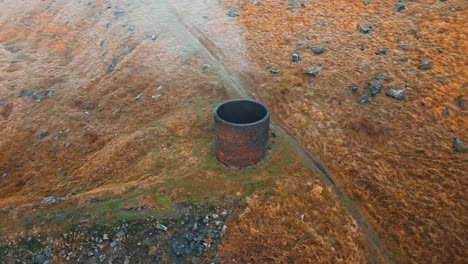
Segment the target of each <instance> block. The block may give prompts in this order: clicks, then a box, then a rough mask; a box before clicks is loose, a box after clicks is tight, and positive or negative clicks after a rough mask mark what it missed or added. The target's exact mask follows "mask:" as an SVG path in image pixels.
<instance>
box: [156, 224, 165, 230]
mask: <svg viewBox="0 0 468 264" xmlns="http://www.w3.org/2000/svg"><path fill="white" fill-rule="evenodd" d="M156 229H157V230H161V231H164V232H166V231H167V226H165V225H163V224H160V223H157V224H156Z"/></svg>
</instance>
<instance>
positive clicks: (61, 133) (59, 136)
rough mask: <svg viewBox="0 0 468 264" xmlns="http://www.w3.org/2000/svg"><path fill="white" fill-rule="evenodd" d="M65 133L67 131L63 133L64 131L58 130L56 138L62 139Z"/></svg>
mask: <svg viewBox="0 0 468 264" xmlns="http://www.w3.org/2000/svg"><path fill="white" fill-rule="evenodd" d="M64 134H65V133H63V131H61V130H60V131H59V132H57V134H56V135H55V140H60V139H61V138H62V137H63V135H64Z"/></svg>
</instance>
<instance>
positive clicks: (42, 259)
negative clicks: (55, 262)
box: [33, 254, 48, 264]
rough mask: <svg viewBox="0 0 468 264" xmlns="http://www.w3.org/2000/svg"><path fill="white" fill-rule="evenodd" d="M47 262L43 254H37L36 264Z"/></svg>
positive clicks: (34, 259) (34, 261) (35, 257)
mask: <svg viewBox="0 0 468 264" xmlns="http://www.w3.org/2000/svg"><path fill="white" fill-rule="evenodd" d="M46 261H48V260H47V256H45V255H43V254H37V255H35V256H34V257H33V263H34V264H44V263H45V262H46Z"/></svg>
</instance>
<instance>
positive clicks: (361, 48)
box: [357, 43, 366, 50]
mask: <svg viewBox="0 0 468 264" xmlns="http://www.w3.org/2000/svg"><path fill="white" fill-rule="evenodd" d="M357 46H358V48H359V49H360V50H365V49H366V46H365V45H364V43H358V44H357Z"/></svg>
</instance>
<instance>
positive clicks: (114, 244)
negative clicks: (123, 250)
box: [109, 241, 117, 248]
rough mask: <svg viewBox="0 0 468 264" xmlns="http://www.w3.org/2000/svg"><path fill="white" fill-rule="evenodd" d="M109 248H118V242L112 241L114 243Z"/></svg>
mask: <svg viewBox="0 0 468 264" xmlns="http://www.w3.org/2000/svg"><path fill="white" fill-rule="evenodd" d="M109 246H110V247H111V248H115V246H117V242H115V241H112V242H111V243H110V244H109Z"/></svg>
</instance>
